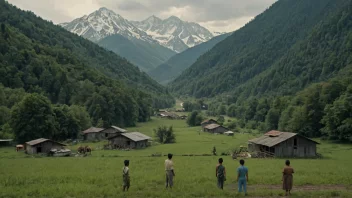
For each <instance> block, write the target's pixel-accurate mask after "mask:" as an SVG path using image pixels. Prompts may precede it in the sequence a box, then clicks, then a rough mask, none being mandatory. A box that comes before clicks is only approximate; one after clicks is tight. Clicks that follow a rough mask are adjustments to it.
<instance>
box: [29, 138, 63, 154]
mask: <svg viewBox="0 0 352 198" xmlns="http://www.w3.org/2000/svg"><path fill="white" fill-rule="evenodd" d="M65 146H66V145H65V144H61V143H59V142H55V141H53V140H49V139H45V138H39V139H36V140H32V141H29V142H26V144H25V150H26V153H27V154H40V153H49V152H50V150H51V149H58V150H60V149H62V148H63V147H65Z"/></svg>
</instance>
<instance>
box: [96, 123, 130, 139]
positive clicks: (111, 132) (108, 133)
mask: <svg viewBox="0 0 352 198" xmlns="http://www.w3.org/2000/svg"><path fill="white" fill-rule="evenodd" d="M126 132H127V130H126V129H122V128H120V127H117V126H111V127H109V128H106V129H104V130H102V131H101V133H102V134H103V135H104V138H105V139H108V138H110V137H114V136H116V135H117V134H120V133H126Z"/></svg>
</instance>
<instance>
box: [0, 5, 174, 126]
mask: <svg viewBox="0 0 352 198" xmlns="http://www.w3.org/2000/svg"><path fill="white" fill-rule="evenodd" d="M0 21H1V24H0V26H1V27H0V76H1V81H0V83H2V84H3V85H4V86H5V88H7V89H8V88H10V89H18V88H20V89H24V90H25V91H26V92H27V93H41V94H43V95H45V96H46V97H48V98H49V99H50V100H51V102H52V103H55V104H67V105H73V104H74V105H81V106H85V107H86V109H87V111H88V112H89V114H90V116H91V118H92V120H93V123H94V124H96V123H97V122H98V120H99V119H103V121H104V124H105V125H111V124H117V125H122V126H125V125H134V124H135V122H136V121H146V120H148V118H149V115H150V110H151V107H152V105H154V107H163V106H164V107H165V106H170V105H172V104H173V103H174V99H173V98H172V97H171V96H170V95H169V94H168V93H167V91H166V90H165V88H163V87H162V86H161V85H159V84H158V83H157V82H155V81H153V80H152V79H151V78H150V77H148V76H147V75H146V74H145V73H142V72H140V71H139V69H138V68H137V67H136V66H133V65H132V64H130V63H129V62H128V61H127V60H126V59H123V58H121V57H119V56H117V55H116V54H114V53H112V52H108V51H106V50H104V49H103V48H101V47H99V46H98V45H96V44H94V43H92V42H90V41H87V40H86V39H84V38H81V37H79V36H77V35H75V34H72V33H70V32H68V31H66V30H64V29H63V28H61V27H58V26H56V25H54V24H52V23H50V22H47V21H44V20H42V19H41V18H39V17H37V16H35V15H34V14H33V13H31V12H24V11H21V10H19V9H17V8H16V7H14V6H12V5H10V4H8V3H6V2H5V1H4V0H0ZM126 85H127V86H126ZM141 90H143V91H141ZM18 97H22V96H18ZM13 105H14V104H13V103H11V105H7V107H9V108H11V106H13Z"/></svg>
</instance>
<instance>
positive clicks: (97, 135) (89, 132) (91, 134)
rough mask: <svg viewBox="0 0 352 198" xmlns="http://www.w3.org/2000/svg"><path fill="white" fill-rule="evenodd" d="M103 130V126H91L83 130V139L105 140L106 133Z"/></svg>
mask: <svg viewBox="0 0 352 198" xmlns="http://www.w3.org/2000/svg"><path fill="white" fill-rule="evenodd" d="M103 130H104V129H103V128H96V127H90V128H89V129H86V130H84V131H82V134H83V139H84V140H89V141H92V140H103V139H105V134H103V133H102V131H103Z"/></svg>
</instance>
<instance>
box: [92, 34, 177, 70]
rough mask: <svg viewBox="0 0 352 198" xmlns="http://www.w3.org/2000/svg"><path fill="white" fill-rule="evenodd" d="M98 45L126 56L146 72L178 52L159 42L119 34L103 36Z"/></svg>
mask: <svg viewBox="0 0 352 198" xmlns="http://www.w3.org/2000/svg"><path fill="white" fill-rule="evenodd" d="M98 45H100V46H102V47H105V48H106V49H108V50H111V51H113V52H115V53H116V54H118V55H120V56H122V57H125V58H126V59H127V60H129V61H131V63H133V64H134V65H136V66H138V67H139V68H141V69H142V70H143V71H146V72H147V71H150V70H152V69H154V68H156V67H157V66H158V65H160V64H162V63H164V62H166V61H167V60H168V59H169V58H171V57H172V56H174V55H175V54H176V52H174V51H172V50H170V49H169V48H166V47H164V46H161V45H159V44H158V43H153V44H152V43H149V42H147V41H143V40H140V39H136V38H131V39H127V38H125V37H124V36H122V35H119V34H115V35H111V36H108V37H106V38H103V39H102V40H100V41H99V42H98Z"/></svg>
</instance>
